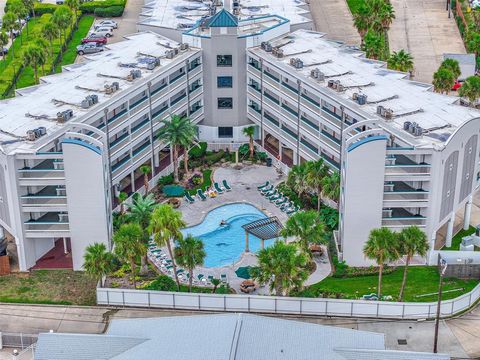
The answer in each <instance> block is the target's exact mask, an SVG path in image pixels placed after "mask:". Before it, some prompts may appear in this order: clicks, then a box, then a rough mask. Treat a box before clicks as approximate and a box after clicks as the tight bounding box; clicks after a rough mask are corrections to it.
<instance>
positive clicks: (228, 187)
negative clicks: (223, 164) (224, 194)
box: [222, 180, 232, 191]
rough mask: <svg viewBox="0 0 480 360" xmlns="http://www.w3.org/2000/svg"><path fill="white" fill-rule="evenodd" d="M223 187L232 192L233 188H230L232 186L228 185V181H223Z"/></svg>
mask: <svg viewBox="0 0 480 360" xmlns="http://www.w3.org/2000/svg"><path fill="white" fill-rule="evenodd" d="M222 185H223V187H224V188H225V190H227V191H230V190H232V188H231V187H230V185H228V183H227V180H223V181H222Z"/></svg>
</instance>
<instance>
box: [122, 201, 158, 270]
mask: <svg viewBox="0 0 480 360" xmlns="http://www.w3.org/2000/svg"><path fill="white" fill-rule="evenodd" d="M127 206H128V209H129V210H130V217H131V219H133V221H135V222H136V223H138V224H140V226H141V228H142V231H143V237H142V240H143V243H144V245H145V250H146V248H147V247H148V240H149V239H150V233H149V232H148V226H149V225H150V219H151V217H152V212H153V210H154V209H155V207H156V206H157V203H156V202H155V199H154V197H153V194H149V195H146V196H142V195H141V194H139V193H135V194H133V196H132V204H131V205H127ZM141 262H142V263H141V269H140V273H141V274H145V273H146V272H147V271H148V268H147V262H148V259H147V252H146V251H145V253H144V254H142V258H141Z"/></svg>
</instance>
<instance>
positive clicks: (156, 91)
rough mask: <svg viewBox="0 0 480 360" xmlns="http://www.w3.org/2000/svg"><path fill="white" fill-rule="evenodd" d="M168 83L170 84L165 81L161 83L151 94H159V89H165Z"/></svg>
mask: <svg viewBox="0 0 480 360" xmlns="http://www.w3.org/2000/svg"><path fill="white" fill-rule="evenodd" d="M167 85H168V84H167V83H166V82H165V83H163V84H162V85H160V86H159V87H158V88H157V89H155V90H152V94H151V95H152V96H153V95H155V94H157V93H158V92H159V91H162V89H165V88H166V87H167Z"/></svg>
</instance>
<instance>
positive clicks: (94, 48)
mask: <svg viewBox="0 0 480 360" xmlns="http://www.w3.org/2000/svg"><path fill="white" fill-rule="evenodd" d="M103 50H104V49H103V45H101V44H97V43H94V42H90V43H86V44H82V45H78V46H77V54H78V55H83V54H95V53H97V52H100V51H103Z"/></svg>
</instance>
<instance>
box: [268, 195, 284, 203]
mask: <svg viewBox="0 0 480 360" xmlns="http://www.w3.org/2000/svg"><path fill="white" fill-rule="evenodd" d="M282 197H283V195H282V194H280V193H278V194H277V195H275V196H272V197H271V198H270V199H269V200H270V202H273V203H274V202H276V201H278V200H280V199H281V198H282Z"/></svg>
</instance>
